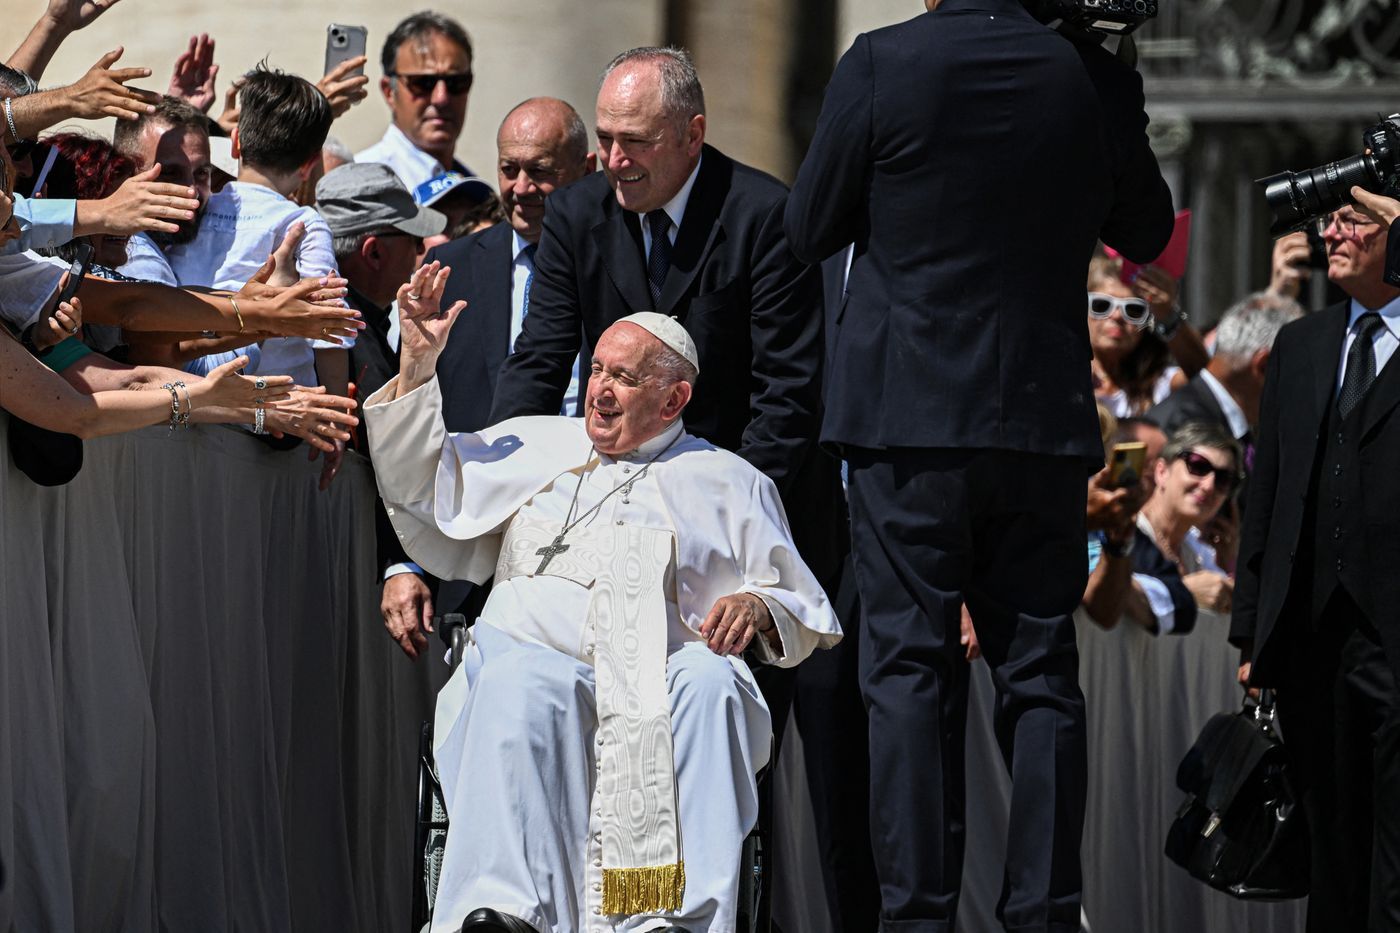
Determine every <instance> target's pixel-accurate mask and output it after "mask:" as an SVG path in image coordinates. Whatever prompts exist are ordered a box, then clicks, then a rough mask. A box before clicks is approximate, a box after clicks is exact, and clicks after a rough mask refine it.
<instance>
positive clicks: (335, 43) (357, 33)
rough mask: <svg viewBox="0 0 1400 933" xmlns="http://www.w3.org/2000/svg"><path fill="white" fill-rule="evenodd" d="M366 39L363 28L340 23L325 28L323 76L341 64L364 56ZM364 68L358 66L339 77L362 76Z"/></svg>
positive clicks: (366, 32)
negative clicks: (324, 68) (324, 66)
mask: <svg viewBox="0 0 1400 933" xmlns="http://www.w3.org/2000/svg"><path fill="white" fill-rule="evenodd" d="M367 37H368V30H366V29H365V27H363V26H346V25H343V24H341V23H331V24H330V25H329V26H327V27H326V70H325V71H324V72H322V73H323V74H326V75H329V74H330V73H331V72H332V71H334V70H335V69H336V68H338V67H339V66H340V65H341V64H343V63H345V62H348V61H350V60H351V59H352V58H361V57H364V55H365V45H366V41H367ZM364 73H365V66H364V65H360V66H359V67H358V68H353V69H350V70H349V71H347V72H346V73H345V74H343V75H340V76H339V77H341V78H345V77H349V76H350V75H363V74H364Z"/></svg>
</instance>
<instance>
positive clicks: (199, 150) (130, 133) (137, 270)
mask: <svg viewBox="0 0 1400 933" xmlns="http://www.w3.org/2000/svg"><path fill="white" fill-rule="evenodd" d="M112 144H113V145H114V146H116V147H117V151H118V152H120V153H121V154H122V155H124V156H126V157H127V158H128V159H131V160H132V161H133V162H135V163H136V171H137V172H138V173H139V172H145V171H148V170H149V169H150V168H151V167H152V166H153V165H156V164H157V163H159V164H160V176H159V180H160V181H162V182H167V183H170V184H177V185H183V186H185V187H187V188H193V189H194V192H195V197H196V198H198V199H199V209H198V210H197V211H196V212H195V215H194V218H193V219H192V220H182V221H176V223H177V224H178V226H179V227H180V231H179V232H178V233H150V234H144V233H142V234H137V235H136V236H133V237H132V238H131V241H130V242H129V243H128V244H127V260H126V264H125V265H123V266H122V267H121V268H120V269H118V270H117V271H118V272H120V273H121V274H122V275H124V276H127V277H129V278H133V279H141V280H143V281H148V282H160V283H161V284H164V285H179V284H180V283H179V282H178V281H177V280H176V278H175V273H174V272H173V271H172V270H171V268H170V261H169V260H168V259H167V258H166V255H165V251H166V250H167V249H168V248H170V247H171V246H174V245H175V244H177V243H188V242H190V241H191V240H193V239H194V237H195V234H196V233H198V232H199V222H200V220H201V219H202V218H203V216H204V207H205V205H207V204H208V203H209V176H210V172H211V170H212V169H211V163H210V161H209V120H208V118H207V117H205V116H204V114H202V113H200V112H199V111H198V110H195V109H194V108H193V107H191V106H190V105H189V104H187V103H185V102H184V101H180V100H176V99H175V98H173V97H163V98H161V100H160V103H158V104H156V107H155V110H154V111H153V112H152V113H148V114H146V115H145V116H143V117H141V118H140V119H139V120H132V121H125V120H124V121H121V122H119V123H117V128H116V131H115V132H114V133H113V134H112Z"/></svg>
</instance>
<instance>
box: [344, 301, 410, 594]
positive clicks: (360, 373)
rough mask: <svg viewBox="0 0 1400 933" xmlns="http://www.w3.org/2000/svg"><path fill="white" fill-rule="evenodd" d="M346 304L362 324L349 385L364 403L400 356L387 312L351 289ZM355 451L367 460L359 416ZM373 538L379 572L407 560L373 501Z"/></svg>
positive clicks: (362, 421)
mask: <svg viewBox="0 0 1400 933" xmlns="http://www.w3.org/2000/svg"><path fill="white" fill-rule="evenodd" d="M346 301H347V302H348V303H349V305H350V307H352V308H354V309H355V310H356V311H359V312H360V314H361V315H362V316H363V317H364V320H365V329H364V330H363V331H361V332H360V336H359V337H358V338H357V339H356V340H355V345H354V346H353V347H351V348H350V381H351V382H353V383H355V397H356V398H358V399H360V400H361V401H363V400H364V399H367V398H369V397H370V396H371V395H373V394H374V393H376V392H378V391H379V390H380V389H381V388H383V386H384V384H385V383H386V382H388V381H389V380H390V379H392V378H394V377H395V376H397V375H398V373H399V354H398V351H397V350H395V349H394V348H393V347H391V346H389V339H388V335H389V317H388V312H387V311H386V310H385V309H384V308H380V307H379V306H377V305H375V304H374V303H373V302H371V301H370V300H369V299H368V298H366V297H365V296H364V295H362V294H360V293H359V292H358V291H356V290H355V289H354V288H351V289H350V291H349V294H348V295H346ZM355 449H356V450H358V451H359V452H360V453H361V454H363V455H364V456H365V457H367V458H368V457H369V456H370V450H369V435H368V433H367V428H366V425H365V419H364V416H363V415H360V425H359V427H358V428H356V429H355ZM372 463H373V461H371V464H372ZM374 535H375V544H376V546H377V552H378V557H379V570H380V572H383V571H384V569H385V568H387V567H389V566H390V565H392V564H401V563H403V562H404V561H407V560H408V559H409V558H408V555H406V554H405V553H404V549H403V542H401V541H400V540H399V536H398V534H397V533H396V532H395V531H394V526H393V525H392V524H390V522H389V516H388V514H387V513H385V511H384V503H383V502H382V501H380V500H379V499H375V501H374Z"/></svg>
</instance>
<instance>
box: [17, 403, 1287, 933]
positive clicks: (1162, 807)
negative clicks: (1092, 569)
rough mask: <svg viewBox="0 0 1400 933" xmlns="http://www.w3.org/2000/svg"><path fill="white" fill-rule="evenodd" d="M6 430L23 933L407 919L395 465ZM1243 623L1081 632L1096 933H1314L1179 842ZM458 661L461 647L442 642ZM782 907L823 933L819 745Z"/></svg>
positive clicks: (432, 671)
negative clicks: (79, 462) (1187, 792)
mask: <svg viewBox="0 0 1400 933" xmlns="http://www.w3.org/2000/svg"><path fill="white" fill-rule="evenodd" d="M3 417H4V416H3V415H0V864H3V867H4V882H3V886H2V887H0V931H11V930H18V931H24V933H29V931H45V933H66V931H73V930H81V931H84V933H88V931H95V933H101V931H132V933H150V931H154V930H157V929H160V928H164V929H168V930H171V931H181V933H183V931H195V930H198V931H201V933H219V931H244V930H256V931H267V933H277V931H290V930H293V929H295V930H336V931H350V933H354V931H360V933H371V931H398V930H405V929H406V928H407V925H408V916H409V893H410V883H411V878H412V873H413V872H414V870H415V868H416V866H415V864H414V863H413V860H412V855H411V841H412V834H413V806H414V798H415V794H416V764H415V762H416V752H417V742H418V739H417V736H418V724H419V723H420V722H421V721H422V720H423V719H424V718H426V716H427V711H428V710H429V709H430V708H431V704H432V697H433V693H434V692H435V690H436V688H437V687H438V686H439V685H440V684H441V682H442V679H443V678H444V677H445V673H446V671H445V667H444V666H443V665H442V664H441V662H440V660H439V659H438V658H436V657H435V658H433V659H432V660H431V661H428V662H420V663H418V664H416V665H415V664H411V663H409V662H408V661H407V659H406V658H404V657H403V656H402V654H401V653H400V652H399V649H398V647H397V646H396V645H394V644H393V643H392V642H391V641H390V640H389V639H388V638H387V637H386V636H385V634H384V632H383V629H382V625H381V622H380V619H379V610H378V605H379V587H378V583H377V580H376V574H375V554H374V546H375V545H374V512H373V495H374V484H373V478H372V476H371V474H370V471H369V469H368V467H367V465H366V464H365V463H364V462H363V461H362V460H359V459H358V458H355V457H349V458H347V462H346V465H345V467H344V468H343V469H342V471H341V475H340V477H339V478H338V479H337V480H336V481H335V483H334V484H333V485H332V487H331V489H330V491H328V492H327V493H324V494H323V493H319V492H318V491H317V489H316V481H317V477H318V475H319V472H320V464H319V462H316V463H308V462H307V460H306V454H305V453H304V451H303V450H300V449H298V450H294V451H289V452H277V451H273V450H270V449H268V448H267V447H265V446H264V445H262V444H260V443H259V442H258V441H256V440H255V439H253V438H252V437H250V436H248V435H247V434H244V433H242V432H240V431H236V430H231V429H218V428H203V429H201V428H196V429H193V430H190V431H179V432H176V433H174V434H171V433H169V432H167V431H166V430H165V429H164V428H153V429H150V430H147V431H143V432H139V433H136V434H133V435H126V436H122V437H117V438H105V439H101V440H97V441H89V442H87V444H86V457H87V459H86V464H85V465H84V467H83V471H82V473H81V474H80V475H79V477H78V478H77V479H76V480H75V481H74V482H73V483H71V484H70V485H68V486H67V487H63V488H60V489H55V490H48V489H40V488H39V487H36V486H34V485H33V484H32V483H30V482H29V481H28V480H27V479H26V478H25V477H24V476H23V475H21V474H19V473H18V472H17V471H16V470H15V469H14V468H13V466H12V465H11V463H10V457H9V455H8V451H7V450H6V449H5V443H6V442H5V439H4V437H5V435H4V431H3V427H4V425H3ZM1224 633H1225V622H1224V621H1223V620H1221V619H1219V618H1212V617H1209V616H1203V617H1202V618H1201V620H1200V621H1199V623H1198V624H1197V628H1196V630H1195V632H1193V633H1192V634H1190V635H1187V636H1184V637H1174V636H1173V637H1165V638H1153V637H1152V636H1150V635H1147V634H1146V633H1144V632H1142V631H1141V630H1138V629H1135V628H1134V627H1132V626H1131V625H1122V626H1119V628H1117V629H1116V630H1114V631H1110V632H1104V631H1101V630H1099V629H1097V628H1095V627H1093V626H1092V625H1088V624H1084V625H1081V626H1080V653H1081V658H1082V661H1081V674H1080V680H1081V683H1082V684H1083V686H1084V691H1085V695H1086V698H1087V700H1088V709H1089V750H1090V772H1089V773H1090V777H1089V804H1088V818H1087V821H1086V825H1085V841H1084V874H1085V891H1086V895H1085V911H1086V915H1087V917H1088V920H1089V923H1090V926H1091V928H1092V929H1093V930H1094V931H1095V933H1120V931H1134V933H1242V931H1260V933H1262V931H1269V933H1293V931H1298V930H1301V929H1302V922H1301V920H1302V903H1301V902H1297V903H1286V904H1277V905H1268V904H1256V905H1245V904H1242V903H1239V902H1237V901H1234V900H1232V899H1231V898H1229V897H1227V896H1225V895H1223V894H1219V893H1216V892H1214V891H1211V890H1210V889H1208V888H1206V887H1205V886H1204V885H1201V884H1198V883H1197V882H1195V881H1193V880H1192V879H1191V878H1189V877H1188V876H1187V875H1186V874H1185V872H1183V871H1181V870H1180V869H1178V868H1177V867H1176V866H1174V865H1172V864H1171V863H1169V862H1168V861H1167V860H1166V859H1165V857H1163V856H1162V854H1161V852H1162V847H1163V845H1164V842H1165V833H1166V828H1167V826H1168V825H1169V824H1170V821H1171V819H1172V817H1173V815H1174V814H1175V812H1176V809H1177V807H1178V805H1179V804H1180V801H1181V794H1180V792H1179V791H1177V790H1176V787H1175V783H1174V780H1175V773H1176V766H1177V762H1178V761H1180V759H1181V756H1182V755H1183V754H1185V752H1186V749H1187V748H1189V747H1190V744H1191V742H1192V741H1193V740H1194V738H1195V736H1196V733H1197V732H1198V731H1199V730H1200V728H1201V726H1202V725H1203V724H1204V723H1205V721H1206V719H1208V718H1209V717H1210V716H1211V715H1212V714H1214V713H1216V712H1219V711H1221V710H1224V709H1232V708H1235V707H1237V705H1238V703H1239V700H1240V693H1239V689H1238V688H1237V687H1236V686H1235V685H1234V673H1235V652H1234V651H1233V650H1232V649H1230V648H1229V647H1228V646H1227V645H1226V644H1225V641H1224ZM434 654H436V652H434ZM991 702H992V688H991V682H990V678H989V676H988V674H987V670H986V665H985V664H981V663H978V664H976V665H975V667H974V677H973V697H972V703H971V711H970V723H969V734H968V824H969V825H968V844H967V863H966V872H965V881H964V890H965V896H964V900H963V905H962V909H961V910H960V913H959V928H960V929H961V930H962V931H964V933H994V931H996V930H999V929H1000V927H999V926H998V925H997V924H996V922H995V919H994V914H993V911H994V908H995V904H996V899H997V896H998V893H999V889H1000V884H1001V865H1002V854H1003V849H1004V840H1005V838H1006V802H1007V800H1008V798H1009V788H1008V781H1007V779H1006V776H1005V772H1004V769H1003V767H1002V764H1001V760H1000V757H999V756H998V753H997V750H996V743H995V740H994V738H993V736H992V733H991V728H990V716H989V713H990V709H991ZM788 735H789V736H790V738H789V741H788V744H787V747H786V748H785V749H784V753H783V755H782V757H781V764H780V767H779V779H780V787H781V792H780V793H779V794H778V797H779V814H778V818H779V820H780V821H782V823H783V824H784V825H786V826H787V827H788V831H787V832H785V833H784V834H783V836H782V838H780V839H779V840H778V845H777V853H776V855H777V858H776V859H775V861H776V863H777V864H776V869H777V873H776V876H775V877H774V878H773V882H774V883H775V885H776V894H777V901H778V903H777V906H776V908H775V914H776V916H777V917H778V919H779V920H780V921H786V922H785V923H784V929H786V930H788V931H802V933H825V931H828V930H829V929H830V922H829V920H828V918H827V917H825V916H823V915H822V908H821V906H820V905H821V903H822V898H821V897H820V895H819V892H818V891H817V890H816V888H815V887H814V886H815V885H817V884H819V883H820V880H819V879H820V873H819V872H818V871H817V870H816V867H815V864H814V863H813V862H812V859H813V858H814V853H815V841H814V837H813V836H812V832H811V825H810V802H809V800H808V799H807V795H806V789H805V783H804V782H805V775H803V774H802V771H801V762H802V756H801V754H800V748H798V747H797V743H799V742H800V736H798V735H797V731H796V729H795V728H794V729H789V730H788Z"/></svg>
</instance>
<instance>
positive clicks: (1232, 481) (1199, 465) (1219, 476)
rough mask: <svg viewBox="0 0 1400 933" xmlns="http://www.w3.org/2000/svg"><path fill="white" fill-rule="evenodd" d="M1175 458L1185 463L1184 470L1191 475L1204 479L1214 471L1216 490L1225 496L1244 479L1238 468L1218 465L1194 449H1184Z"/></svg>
mask: <svg viewBox="0 0 1400 933" xmlns="http://www.w3.org/2000/svg"><path fill="white" fill-rule="evenodd" d="M1177 459H1178V460H1180V461H1181V462H1182V463H1184V464H1186V472H1187V473H1190V474H1191V475H1192V476H1195V477H1198V478H1201V479H1204V478H1205V477H1207V476H1210V475H1211V474H1212V473H1214V474H1215V488H1216V490H1217V491H1219V492H1223V493H1225V495H1227V496H1228V495H1229V494H1230V493H1232V492H1234V491H1235V487H1236V486H1238V485H1239V483H1240V481H1241V480H1243V479H1244V474H1243V473H1240V472H1239V471H1238V470H1231V469H1228V468H1226V467H1218V466H1216V465H1215V464H1213V463H1211V462H1210V461H1209V460H1208V459H1206V457H1204V456H1203V455H1201V454H1198V453H1196V452H1195V451H1194V450H1188V451H1186V452H1185V453H1183V454H1182V455H1181V456H1180V457H1178V458H1177Z"/></svg>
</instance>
